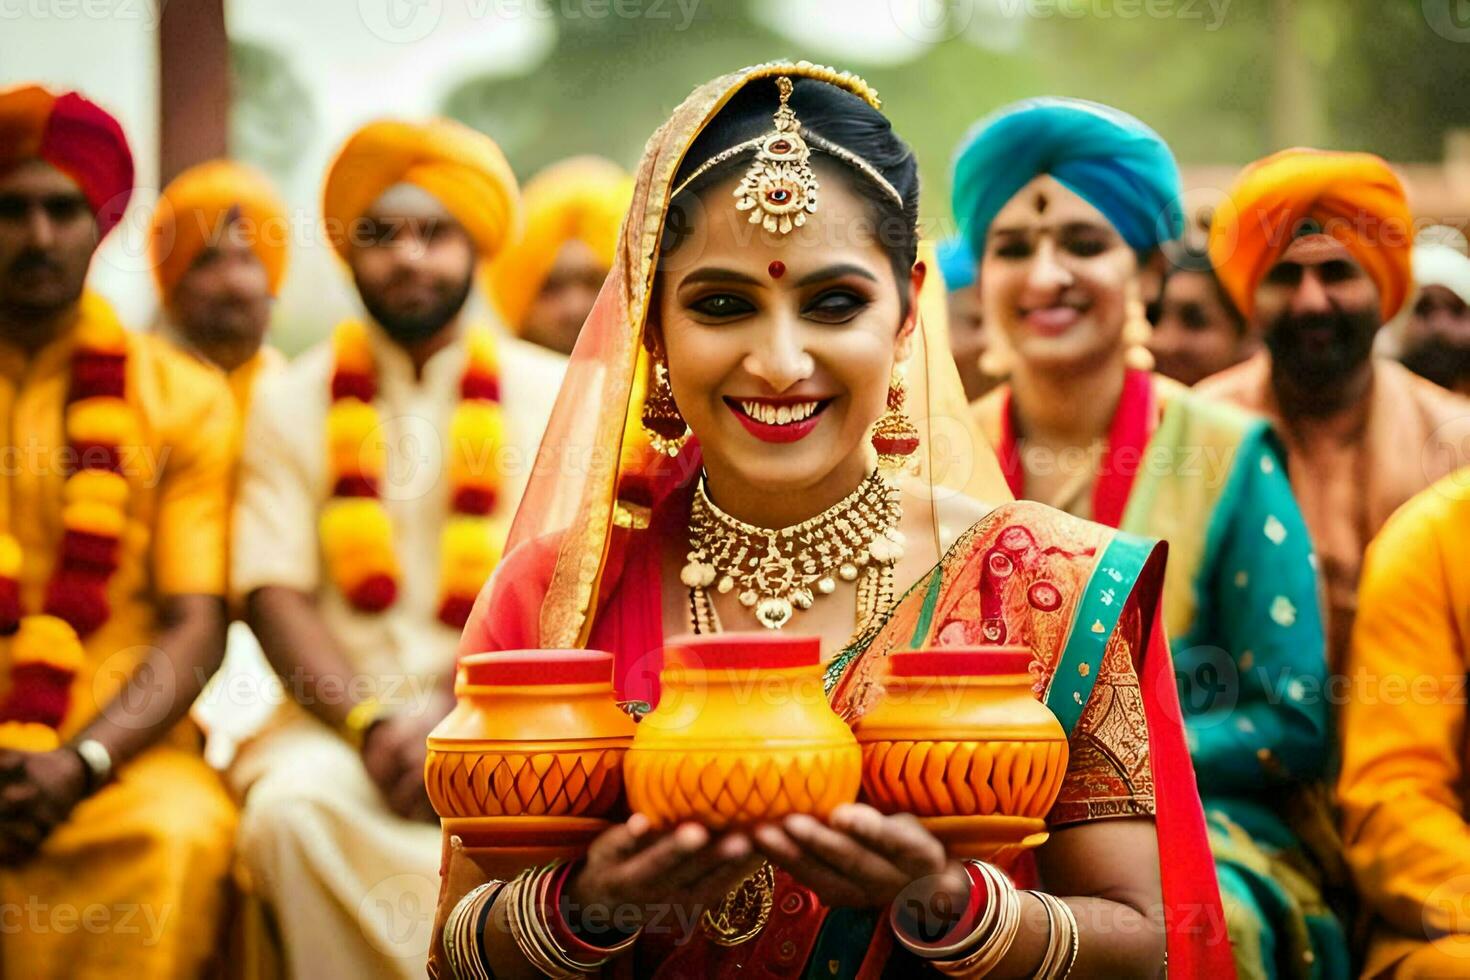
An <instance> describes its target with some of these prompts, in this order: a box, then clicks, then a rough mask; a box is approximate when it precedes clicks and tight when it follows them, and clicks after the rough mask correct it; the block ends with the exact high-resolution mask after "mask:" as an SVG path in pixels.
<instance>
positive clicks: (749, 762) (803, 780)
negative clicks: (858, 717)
mask: <svg viewBox="0 0 1470 980" xmlns="http://www.w3.org/2000/svg"><path fill="white" fill-rule="evenodd" d="M623 773H624V783H625V785H626V788H627V794H628V804H629V806H630V807H631V808H632V809H634V810H637V811H639V812H641V813H644V814H646V815H648V816H649V817H650V818H651V819H652V820H653V821H654V822H655V823H656V824H657V825H659V826H670V825H672V824H675V823H678V822H679V821H681V820H695V821H698V822H700V823H702V824H705V825H706V826H709V827H713V828H716V829H723V828H725V827H732V826H748V825H750V824H753V823H758V822H760V821H764V820H774V819H779V818H780V817H782V816H784V815H786V814H788V813H809V814H812V815H815V816H818V817H822V818H825V817H826V816H827V815H828V814H829V813H831V811H832V810H833V808H835V807H837V806H838V805H840V804H842V803H850V802H852V801H853V800H855V799H856V798H857V793H858V788H859V785H860V783H861V781H862V753H861V752H860V751H859V749H858V746H857V742H856V740H855V739H854V738H853V735H852V732H851V730H849V729H848V727H847V725H846V724H844V723H843V721H842V719H841V718H839V717H838V716H837V714H836V713H835V712H834V711H833V710H832V708H831V705H830V704H829V703H828V701H827V697H826V694H825V692H824V691H823V688H822V672H821V666H820V652H819V646H818V643H817V641H816V639H815V638H807V637H791V636H784V635H781V634H767V633H760V634H741V633H725V634H719V635H717V636H709V637H689V638H680V639H676V640H672V641H670V643H669V646H668V647H667V648H666V649H665V651H664V670H663V673H662V675H661V695H660V699H659V703H658V706H657V707H655V708H654V710H653V711H652V712H650V713H649V714H648V715H647V716H645V717H644V719H643V720H642V721H641V722H640V723H639V725H638V732H637V735H636V736H635V738H634V740H633V747H632V748H631V749H629V751H628V754H627V756H626V757H625V758H624V761H623Z"/></svg>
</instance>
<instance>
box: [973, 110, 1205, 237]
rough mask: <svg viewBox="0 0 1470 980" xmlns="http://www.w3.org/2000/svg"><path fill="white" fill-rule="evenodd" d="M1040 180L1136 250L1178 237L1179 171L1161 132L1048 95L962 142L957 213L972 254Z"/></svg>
mask: <svg viewBox="0 0 1470 980" xmlns="http://www.w3.org/2000/svg"><path fill="white" fill-rule="evenodd" d="M1041 174H1050V175H1051V176H1052V177H1054V178H1056V180H1057V181H1058V182H1059V183H1061V184H1062V186H1064V187H1066V188H1067V189H1068V190H1070V191H1072V192H1073V193H1075V194H1077V195H1078V196H1080V197H1082V198H1083V199H1085V200H1086V201H1087V202H1088V203H1089V204H1091V205H1092V206H1093V207H1095V208H1097V209H1098V210H1099V211H1101V212H1102V213H1103V215H1104V217H1106V218H1107V219H1108V221H1109V222H1110V223H1111V224H1112V225H1113V227H1114V228H1115V229H1117V231H1118V234H1119V235H1121V236H1122V237H1123V240H1124V241H1126V242H1127V243H1128V244H1129V245H1130V246H1132V247H1133V249H1134V251H1137V252H1151V251H1153V249H1155V248H1157V247H1158V246H1159V245H1160V244H1162V243H1163V242H1166V241H1172V240H1173V239H1175V238H1178V237H1179V236H1180V235H1181V234H1183V232H1184V216H1183V212H1182V210H1181V208H1180V202H1179V195H1180V185H1179V167H1178V165H1177V164H1176V163H1175V162H1174V154H1172V153H1170V152H1169V147H1168V145H1167V144H1166V143H1165V142H1164V141H1163V139H1161V138H1160V137H1159V134H1158V133H1155V132H1154V131H1153V130H1152V129H1150V128H1149V127H1147V126H1145V125H1144V124H1143V123H1142V122H1139V121H1138V120H1137V119H1135V118H1134V117H1132V116H1130V115H1128V113H1126V112H1122V111H1120V110H1118V109H1114V108H1111V107H1110V106H1105V105H1099V104H1098V103H1096V102H1086V101H1083V100H1081V99H1066V98H1059V97H1054V96H1047V97H1044V98H1037V99H1025V100H1023V101H1021V102H1016V103H1014V104H1012V105H1009V106H1006V107H1005V108H1003V109H999V110H997V111H996V112H994V113H992V114H991V115H989V116H987V117H985V118H984V119H982V120H980V122H978V123H976V124H975V127H974V128H973V129H971V130H970V134H969V135H968V136H966V137H965V140H964V142H963V143H961V144H960V149H959V153H958V155H957V156H956V157H955V165H954V181H953V188H954V189H953V192H952V200H953V204H954V216H955V220H956V221H957V222H958V223H959V227H960V234H961V235H963V236H964V238H965V240H966V241H968V242H969V243H970V249H971V250H972V251H973V253H974V254H975V255H982V254H984V251H985V236H986V234H987V233H988V232H989V230H990V223H991V222H992V221H994V220H995V216H996V214H998V213H999V212H1000V209H1001V208H1003V207H1005V205H1006V202H1007V201H1009V200H1010V199H1011V198H1013V197H1015V196H1016V192H1017V191H1019V190H1020V189H1021V188H1022V187H1025V186H1026V184H1027V183H1029V182H1030V181H1031V180H1032V179H1034V178H1035V177H1037V176H1039V175H1041Z"/></svg>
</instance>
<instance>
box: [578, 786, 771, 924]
mask: <svg viewBox="0 0 1470 980" xmlns="http://www.w3.org/2000/svg"><path fill="white" fill-rule="evenodd" d="M760 862H761V859H760V856H759V855H758V854H757V853H756V852H755V849H754V847H753V846H752V845H751V842H750V838H749V837H748V836H747V835H745V834H742V833H729V834H725V835H724V836H719V837H717V836H714V835H712V834H711V833H710V831H709V830H707V829H706V828H704V827H702V826H700V825H699V824H697V823H686V824H681V825H679V826H678V827H675V828H674V829H673V830H670V831H662V832H660V831H655V830H654V829H653V827H652V824H651V823H650V822H649V820H648V818H647V817H645V816H643V815H642V814H640V813H635V814H633V815H632V816H631V817H629V818H628V820H627V822H626V823H622V824H619V825H617V826H616V827H612V828H611V829H609V830H606V831H604V832H603V833H602V834H601V835H600V836H599V837H598V838H597V839H596V840H594V841H593V842H592V845H591V847H589V848H588V850H587V858H586V861H585V863H584V864H583V865H582V866H581V868H580V869H579V870H578V871H577V873H576V874H575V875H573V877H572V878H571V880H569V881H568V882H567V887H566V898H567V901H568V903H569V906H570V908H569V916H570V918H571V920H572V922H573V923H578V922H579V920H580V921H582V922H587V921H589V920H594V919H596V920H600V921H601V922H604V923H611V924H613V925H615V926H616V927H618V928H620V929H626V930H629V931H631V930H632V929H634V928H637V927H639V926H642V925H645V924H649V923H651V922H652V921H653V919H654V918H655V917H656V916H659V915H660V911H661V910H662V911H663V912H667V911H669V910H671V909H680V908H682V909H684V910H691V911H692V910H693V909H697V908H700V907H704V906H709V905H713V904H715V903H717V902H719V901H720V899H722V898H723V897H724V896H725V893H726V892H729V891H731V890H732V889H734V888H735V886H736V885H738V884H740V881H741V880H742V879H743V878H745V877H746V876H747V875H749V874H751V873H752V872H753V871H755V870H756V869H757V868H758V867H760ZM692 921H693V919H692V916H691V915H689V914H688V912H687V911H686V913H685V914H683V915H674V916H672V917H669V918H668V919H667V922H668V923H669V924H670V927H672V926H678V925H686V926H687V925H689V924H692Z"/></svg>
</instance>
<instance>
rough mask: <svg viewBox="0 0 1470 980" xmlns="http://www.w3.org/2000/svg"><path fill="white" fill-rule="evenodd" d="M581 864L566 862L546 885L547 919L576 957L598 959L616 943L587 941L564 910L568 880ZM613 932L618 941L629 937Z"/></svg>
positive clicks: (560, 940)
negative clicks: (600, 943) (595, 943)
mask: <svg viewBox="0 0 1470 980" xmlns="http://www.w3.org/2000/svg"><path fill="white" fill-rule="evenodd" d="M580 866H581V862H580V861H578V862H577V863H576V864H564V865H562V866H561V869H560V870H559V871H557V873H556V874H554V875H552V876H551V881H549V882H548V883H547V886H546V921H548V922H550V923H551V932H552V935H553V936H554V937H555V939H556V941H557V942H558V943H560V944H561V947H562V949H564V950H566V951H567V952H568V953H570V954H571V955H572V957H573V958H574V959H579V960H589V961H597V960H601V959H603V958H605V957H606V956H607V955H608V952H607V950H608V946H612V945H615V943H609V944H608V946H595V945H593V944H592V943H589V942H587V940H585V939H583V938H582V937H581V936H578V935H577V933H576V931H575V930H574V929H573V928H572V924H571V923H570V922H568V921H567V917H566V915H565V913H563V912H562V895H563V894H564V892H565V891H566V884H567V880H568V879H569V878H571V876H572V871H573V869H575V868H577V867H580ZM612 932H613V935H612V936H610V937H609V938H610V939H611V938H616V939H617V941H618V942H621V941H622V940H623V939H625V938H627V937H626V936H623V935H622V934H621V933H618V932H617V930H616V929H613V930H612Z"/></svg>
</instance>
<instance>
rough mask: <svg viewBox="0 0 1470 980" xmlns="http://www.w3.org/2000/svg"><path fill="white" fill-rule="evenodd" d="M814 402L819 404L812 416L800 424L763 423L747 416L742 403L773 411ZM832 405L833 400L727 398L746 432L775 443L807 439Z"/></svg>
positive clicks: (731, 409) (727, 403) (726, 403)
mask: <svg viewBox="0 0 1470 980" xmlns="http://www.w3.org/2000/svg"><path fill="white" fill-rule="evenodd" d="M812 402H816V403H817V407H816V408H815V409H814V410H813V411H812V414H810V415H808V416H807V417H806V418H804V419H802V420H801V421H799V422H786V423H784V424H782V423H771V422H763V421H761V420H760V419H757V418H754V417H752V416H751V415H749V414H747V413H746V411H745V409H744V408H743V407H742V403H751V404H755V405H761V406H769V407H770V408H772V409H779V408H781V407H783V406H788V407H789V406H792V405H809V404H811V403H812ZM831 403H832V399H830V398H739V399H737V398H729V397H727V398H725V405H726V406H727V407H728V408H729V409H730V411H731V412H732V413H734V415H735V417H736V418H737V419H739V420H740V424H741V425H743V426H745V431H747V432H749V433H750V434H751V435H753V436H755V437H756V438H757V439H759V440H761V441H762V442H775V443H787V442H796V441H798V440H800V439H804V438H806V436H807V435H808V434H810V433H811V431H812V430H813V429H815V428H816V427H817V423H818V422H819V421H821V418H822V413H823V412H825V411H826V410H827V406H828V405H830V404H831Z"/></svg>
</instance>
